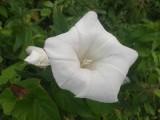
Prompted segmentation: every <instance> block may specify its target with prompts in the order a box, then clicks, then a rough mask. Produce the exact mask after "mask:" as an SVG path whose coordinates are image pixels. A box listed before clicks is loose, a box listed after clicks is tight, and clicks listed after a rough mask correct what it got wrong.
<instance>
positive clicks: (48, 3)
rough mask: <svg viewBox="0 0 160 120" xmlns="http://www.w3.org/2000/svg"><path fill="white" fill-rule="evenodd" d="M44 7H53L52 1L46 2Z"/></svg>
mask: <svg viewBox="0 0 160 120" xmlns="http://www.w3.org/2000/svg"><path fill="white" fill-rule="evenodd" d="M43 5H44V6H46V7H50V8H52V7H53V3H52V2H51V1H45V2H43Z"/></svg>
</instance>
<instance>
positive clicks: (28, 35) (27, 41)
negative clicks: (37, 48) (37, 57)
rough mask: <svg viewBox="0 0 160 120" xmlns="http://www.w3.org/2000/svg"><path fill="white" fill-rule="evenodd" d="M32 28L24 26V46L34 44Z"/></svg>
mask: <svg viewBox="0 0 160 120" xmlns="http://www.w3.org/2000/svg"><path fill="white" fill-rule="evenodd" d="M32 34H33V33H32V28H31V27H26V31H25V36H24V37H25V43H24V47H25V48H27V47H28V46H31V45H34V41H33V36H32Z"/></svg>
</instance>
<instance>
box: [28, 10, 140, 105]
mask: <svg viewBox="0 0 160 120" xmlns="http://www.w3.org/2000/svg"><path fill="white" fill-rule="evenodd" d="M44 50H45V52H46V53H45V54H46V56H48V58H49V64H50V65H51V67H52V72H53V75H54V77H55V80H56V82H57V84H58V85H59V87H60V88H62V89H66V90H69V91H71V92H72V93H74V94H75V96H76V97H79V98H88V99H92V100H95V101H99V102H105V103H112V102H117V101H118V99H117V95H118V92H119V90H120V87H121V85H122V84H123V82H124V80H125V78H126V75H127V73H128V70H129V68H130V67H131V65H132V64H133V63H134V62H135V61H136V59H137V57H138V54H137V52H136V51H135V50H133V49H131V48H128V47H126V46H123V45H122V44H121V43H120V42H119V41H118V40H117V39H116V37H114V36H113V35H112V34H110V33H108V32H107V31H106V30H105V29H104V28H103V26H102V25H101V23H100V22H99V20H98V17H97V14H96V13H95V12H93V11H90V12H88V13H87V14H85V15H84V16H83V17H82V18H81V19H80V20H79V21H78V22H77V23H76V24H75V26H73V27H72V28H71V29H70V30H69V31H68V32H66V33H63V34H60V35H58V36H54V37H50V38H48V39H47V40H46V42H45V46H44ZM37 59H38V58H37ZM30 63H32V62H30ZM42 63H43V62H42ZM46 65H47V64H46Z"/></svg>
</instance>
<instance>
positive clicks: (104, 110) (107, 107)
mask: <svg viewBox="0 0 160 120" xmlns="http://www.w3.org/2000/svg"><path fill="white" fill-rule="evenodd" d="M86 103H87V105H88V106H89V108H90V110H91V111H92V112H93V113H94V114H97V115H105V114H109V113H110V112H111V111H112V110H113V109H114V108H116V107H117V104H116V103H109V104H107V103H101V102H96V101H92V100H86Z"/></svg>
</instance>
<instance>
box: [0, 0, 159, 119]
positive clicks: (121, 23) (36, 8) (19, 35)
mask: <svg viewBox="0 0 160 120" xmlns="http://www.w3.org/2000/svg"><path fill="white" fill-rule="evenodd" d="M89 10H94V11H96V12H97V13H98V16H99V19H100V21H101V23H102V24H103V26H104V27H105V29H106V30H107V31H109V32H111V33H113V34H114V35H115V36H116V37H117V38H118V39H119V41H120V42H121V43H122V44H124V45H126V46H129V47H131V48H133V49H135V50H137V51H138V53H139V58H138V60H137V61H136V63H135V64H134V65H133V66H132V68H131V69H130V71H129V73H128V76H129V78H130V80H131V83H129V84H126V85H123V86H122V87H121V90H120V93H119V96H118V98H119V102H117V103H112V104H105V103H99V102H95V101H91V100H87V99H77V98H75V97H73V95H72V94H71V93H70V92H68V91H65V90H62V89H60V88H59V87H58V86H57V84H56V83H55V80H54V78H53V76H52V73H51V69H50V67H48V68H46V69H39V68H37V67H35V66H32V65H28V64H26V63H24V62H23V60H24V58H25V57H26V56H27V54H26V52H25V49H26V48H27V46H29V45H35V46H39V47H43V45H44V42H45V39H46V38H48V37H49V36H55V35H58V34H61V33H63V32H66V31H67V30H69V28H71V27H72V26H73V25H74V24H75V23H76V22H77V21H78V20H79V19H80V18H81V17H82V16H83V15H84V14H85V13H86V12H87V11H89ZM0 72H1V74H0V106H1V107H0V120H160V1H159V0H128V1H127V0H53V1H51V0H50V1H48V0H39V1H37V0H0ZM13 88H17V89H16V90H14V89H13Z"/></svg>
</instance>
